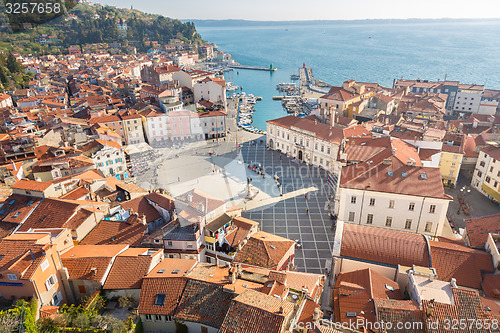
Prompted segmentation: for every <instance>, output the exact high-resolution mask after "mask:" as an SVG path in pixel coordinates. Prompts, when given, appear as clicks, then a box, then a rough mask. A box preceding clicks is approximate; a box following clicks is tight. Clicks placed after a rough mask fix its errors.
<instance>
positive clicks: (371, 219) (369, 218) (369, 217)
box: [366, 214, 373, 224]
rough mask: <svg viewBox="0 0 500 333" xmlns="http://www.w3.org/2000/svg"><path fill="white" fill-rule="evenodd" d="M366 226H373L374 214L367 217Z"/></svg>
mask: <svg viewBox="0 0 500 333" xmlns="http://www.w3.org/2000/svg"><path fill="white" fill-rule="evenodd" d="M366 224H373V214H368V215H367V216H366Z"/></svg>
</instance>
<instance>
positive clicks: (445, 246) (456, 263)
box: [429, 241, 494, 289]
mask: <svg viewBox="0 0 500 333" xmlns="http://www.w3.org/2000/svg"><path fill="white" fill-rule="evenodd" d="M429 242H430V246H431V254H432V267H434V268H435V269H436V272H437V275H438V277H439V279H440V280H443V281H450V280H451V279H452V278H455V279H456V280H457V284H458V285H459V286H464V287H469V288H474V289H480V288H481V281H482V278H481V274H482V273H486V272H493V271H494V269H493V264H492V260H491V256H490V255H489V254H488V253H487V252H484V251H479V250H474V249H471V248H468V247H465V246H461V245H458V244H452V243H449V242H435V241H429Z"/></svg>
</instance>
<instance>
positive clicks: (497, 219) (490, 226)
mask: <svg viewBox="0 0 500 333" xmlns="http://www.w3.org/2000/svg"><path fill="white" fill-rule="evenodd" d="M465 227H466V229H467V237H468V239H469V243H470V246H471V247H473V248H477V249H484V244H485V243H486V240H487V239H488V234H489V233H494V232H499V231H500V214H495V215H489V216H482V217H476V218H472V219H467V220H465Z"/></svg>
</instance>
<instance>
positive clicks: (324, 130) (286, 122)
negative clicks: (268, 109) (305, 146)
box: [267, 116, 344, 145]
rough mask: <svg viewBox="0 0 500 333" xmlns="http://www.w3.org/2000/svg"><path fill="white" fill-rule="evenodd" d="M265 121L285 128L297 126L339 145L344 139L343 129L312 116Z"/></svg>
mask: <svg viewBox="0 0 500 333" xmlns="http://www.w3.org/2000/svg"><path fill="white" fill-rule="evenodd" d="M267 123H269V124H273V125H277V126H280V127H285V128H292V127H295V128H298V129H300V130H305V131H308V132H311V133H314V134H315V135H316V137H317V138H319V139H321V140H324V141H328V142H332V143H335V144H338V145H340V143H341V142H342V139H344V131H343V129H341V128H338V127H331V126H329V125H326V124H323V123H321V122H319V121H318V119H317V118H316V117H314V116H309V117H305V118H299V117H295V116H286V117H283V118H278V119H274V120H268V121H267Z"/></svg>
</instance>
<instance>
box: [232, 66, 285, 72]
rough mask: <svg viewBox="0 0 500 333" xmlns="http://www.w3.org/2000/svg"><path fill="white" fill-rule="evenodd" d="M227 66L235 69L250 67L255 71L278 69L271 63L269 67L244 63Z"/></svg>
mask: <svg viewBox="0 0 500 333" xmlns="http://www.w3.org/2000/svg"><path fill="white" fill-rule="evenodd" d="M227 67H229V68H236V69H251V70H256V71H268V72H276V71H277V70H278V69H277V68H276V67H273V66H272V65H271V66H269V67H263V66H245V65H228V66H227Z"/></svg>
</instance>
